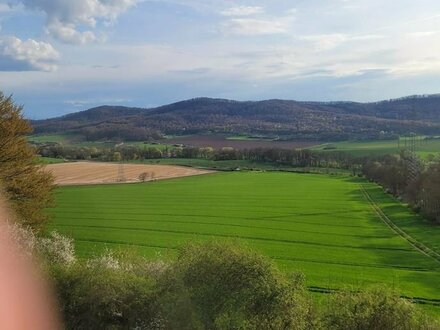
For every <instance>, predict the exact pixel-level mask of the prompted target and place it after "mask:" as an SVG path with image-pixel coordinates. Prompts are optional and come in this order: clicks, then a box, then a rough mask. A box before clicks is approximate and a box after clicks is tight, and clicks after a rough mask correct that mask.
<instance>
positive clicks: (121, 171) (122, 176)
mask: <svg viewBox="0 0 440 330" xmlns="http://www.w3.org/2000/svg"><path fill="white" fill-rule="evenodd" d="M116 181H117V182H125V181H127V178H126V177H125V170H124V164H123V163H122V162H121V163H119V164H118V178H117V179H116Z"/></svg>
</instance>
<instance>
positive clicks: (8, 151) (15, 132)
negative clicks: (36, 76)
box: [0, 93, 53, 228]
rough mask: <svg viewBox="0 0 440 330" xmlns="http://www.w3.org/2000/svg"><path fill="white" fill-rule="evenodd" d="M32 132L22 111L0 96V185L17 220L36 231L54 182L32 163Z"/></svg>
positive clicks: (49, 199)
mask: <svg viewBox="0 0 440 330" xmlns="http://www.w3.org/2000/svg"><path fill="white" fill-rule="evenodd" d="M31 131H32V129H31V127H30V124H29V123H28V122H27V121H26V120H24V119H23V116H22V108H21V107H20V106H17V105H15V104H14V103H13V101H12V99H11V98H10V97H5V96H4V95H3V94H1V93H0V150H1V152H0V184H1V185H2V186H3V189H4V192H5V194H6V197H8V199H9V200H10V202H11V205H12V207H13V208H14V210H15V212H16V214H17V216H18V219H19V220H20V221H21V222H22V223H25V224H27V225H30V226H32V227H33V228H39V227H41V225H42V224H43V223H44V221H45V220H47V216H46V214H45V213H44V209H45V208H46V207H47V206H49V205H50V202H51V200H52V195H51V192H52V189H53V180H52V177H51V175H50V174H49V173H45V172H44V171H42V170H41V168H40V167H39V166H37V165H36V164H35V152H34V149H32V148H31V147H30V146H28V144H27V140H26V135H27V134H29V133H30V132H31Z"/></svg>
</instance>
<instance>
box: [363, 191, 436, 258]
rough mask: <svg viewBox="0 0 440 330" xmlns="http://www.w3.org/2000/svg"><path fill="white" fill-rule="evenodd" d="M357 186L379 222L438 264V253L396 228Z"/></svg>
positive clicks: (369, 196)
mask: <svg viewBox="0 0 440 330" xmlns="http://www.w3.org/2000/svg"><path fill="white" fill-rule="evenodd" d="M359 186H360V189H361V191H362V193H363V195H364V197H365V199H366V200H367V201H368V202H369V203H370V205H371V208H372V209H373V211H374V213H376V215H377V216H378V217H379V219H380V220H382V221H383V222H384V223H385V224H386V225H387V226H388V227H389V228H390V229H391V230H392V231H393V232H395V233H396V234H397V235H399V236H400V237H402V238H403V239H404V240H406V241H407V242H408V243H409V244H410V245H411V246H412V247H413V248H414V249H416V250H417V251H419V252H420V253H422V254H424V255H425V256H427V257H429V258H431V259H432V260H434V261H436V262H437V263H438V264H440V253H438V252H436V251H434V250H433V249H431V248H430V247H428V246H426V245H425V244H423V243H421V242H419V241H418V240H416V239H415V238H414V237H412V236H411V235H409V234H408V233H406V232H405V231H404V230H402V229H401V228H400V227H399V226H397V225H396V224H395V223H394V222H393V221H392V220H391V219H390V218H389V217H388V216H387V215H386V214H385V213H384V212H383V211H382V209H381V208H380V207H379V206H378V205H377V203H376V202H375V201H374V199H373V198H372V197H371V195H370V194H369V193H368V191H367V190H366V189H365V187H364V186H363V185H362V184H361V185H359Z"/></svg>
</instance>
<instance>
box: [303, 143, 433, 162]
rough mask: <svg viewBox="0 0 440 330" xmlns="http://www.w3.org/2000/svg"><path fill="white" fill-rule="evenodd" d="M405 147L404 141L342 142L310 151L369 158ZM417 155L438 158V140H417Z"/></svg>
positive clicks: (328, 144) (313, 148) (327, 144)
mask: <svg viewBox="0 0 440 330" xmlns="http://www.w3.org/2000/svg"><path fill="white" fill-rule="evenodd" d="M404 146H405V143H404V140H403V139H401V141H400V144H398V142H397V140H383V141H381V140H378V141H366V142H356V141H344V142H335V143H325V144H322V145H319V146H315V147H311V148H310V150H315V151H323V152H337V151H338V152H347V153H350V154H351V155H353V156H370V155H384V154H392V153H398V152H399V150H400V149H399V147H400V148H403V147H404ZM416 152H417V154H418V155H419V156H420V157H422V158H425V159H427V158H428V157H429V155H433V156H438V154H439V153H440V139H430V140H417V143H416Z"/></svg>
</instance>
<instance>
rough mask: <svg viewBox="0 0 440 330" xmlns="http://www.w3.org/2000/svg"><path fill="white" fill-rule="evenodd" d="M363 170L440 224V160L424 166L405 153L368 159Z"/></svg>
mask: <svg viewBox="0 0 440 330" xmlns="http://www.w3.org/2000/svg"><path fill="white" fill-rule="evenodd" d="M362 171H363V174H364V175H365V177H366V178H368V179H370V180H372V181H375V182H377V183H379V184H380V185H382V186H383V187H384V188H386V189H387V190H388V191H389V192H390V193H391V194H393V195H394V196H396V197H398V198H400V199H402V200H404V201H405V202H407V203H408V204H409V205H410V206H411V207H412V208H413V209H414V210H415V211H417V212H419V213H420V214H422V215H423V216H424V217H425V218H427V219H429V220H431V221H433V222H436V223H440V161H439V160H437V161H432V162H430V163H428V164H424V163H423V162H421V161H420V160H418V159H417V158H415V157H414V155H412V154H410V153H408V152H405V151H402V152H401V153H400V154H399V155H386V156H382V157H378V158H376V159H366V161H365V163H364V165H363V168H362Z"/></svg>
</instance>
